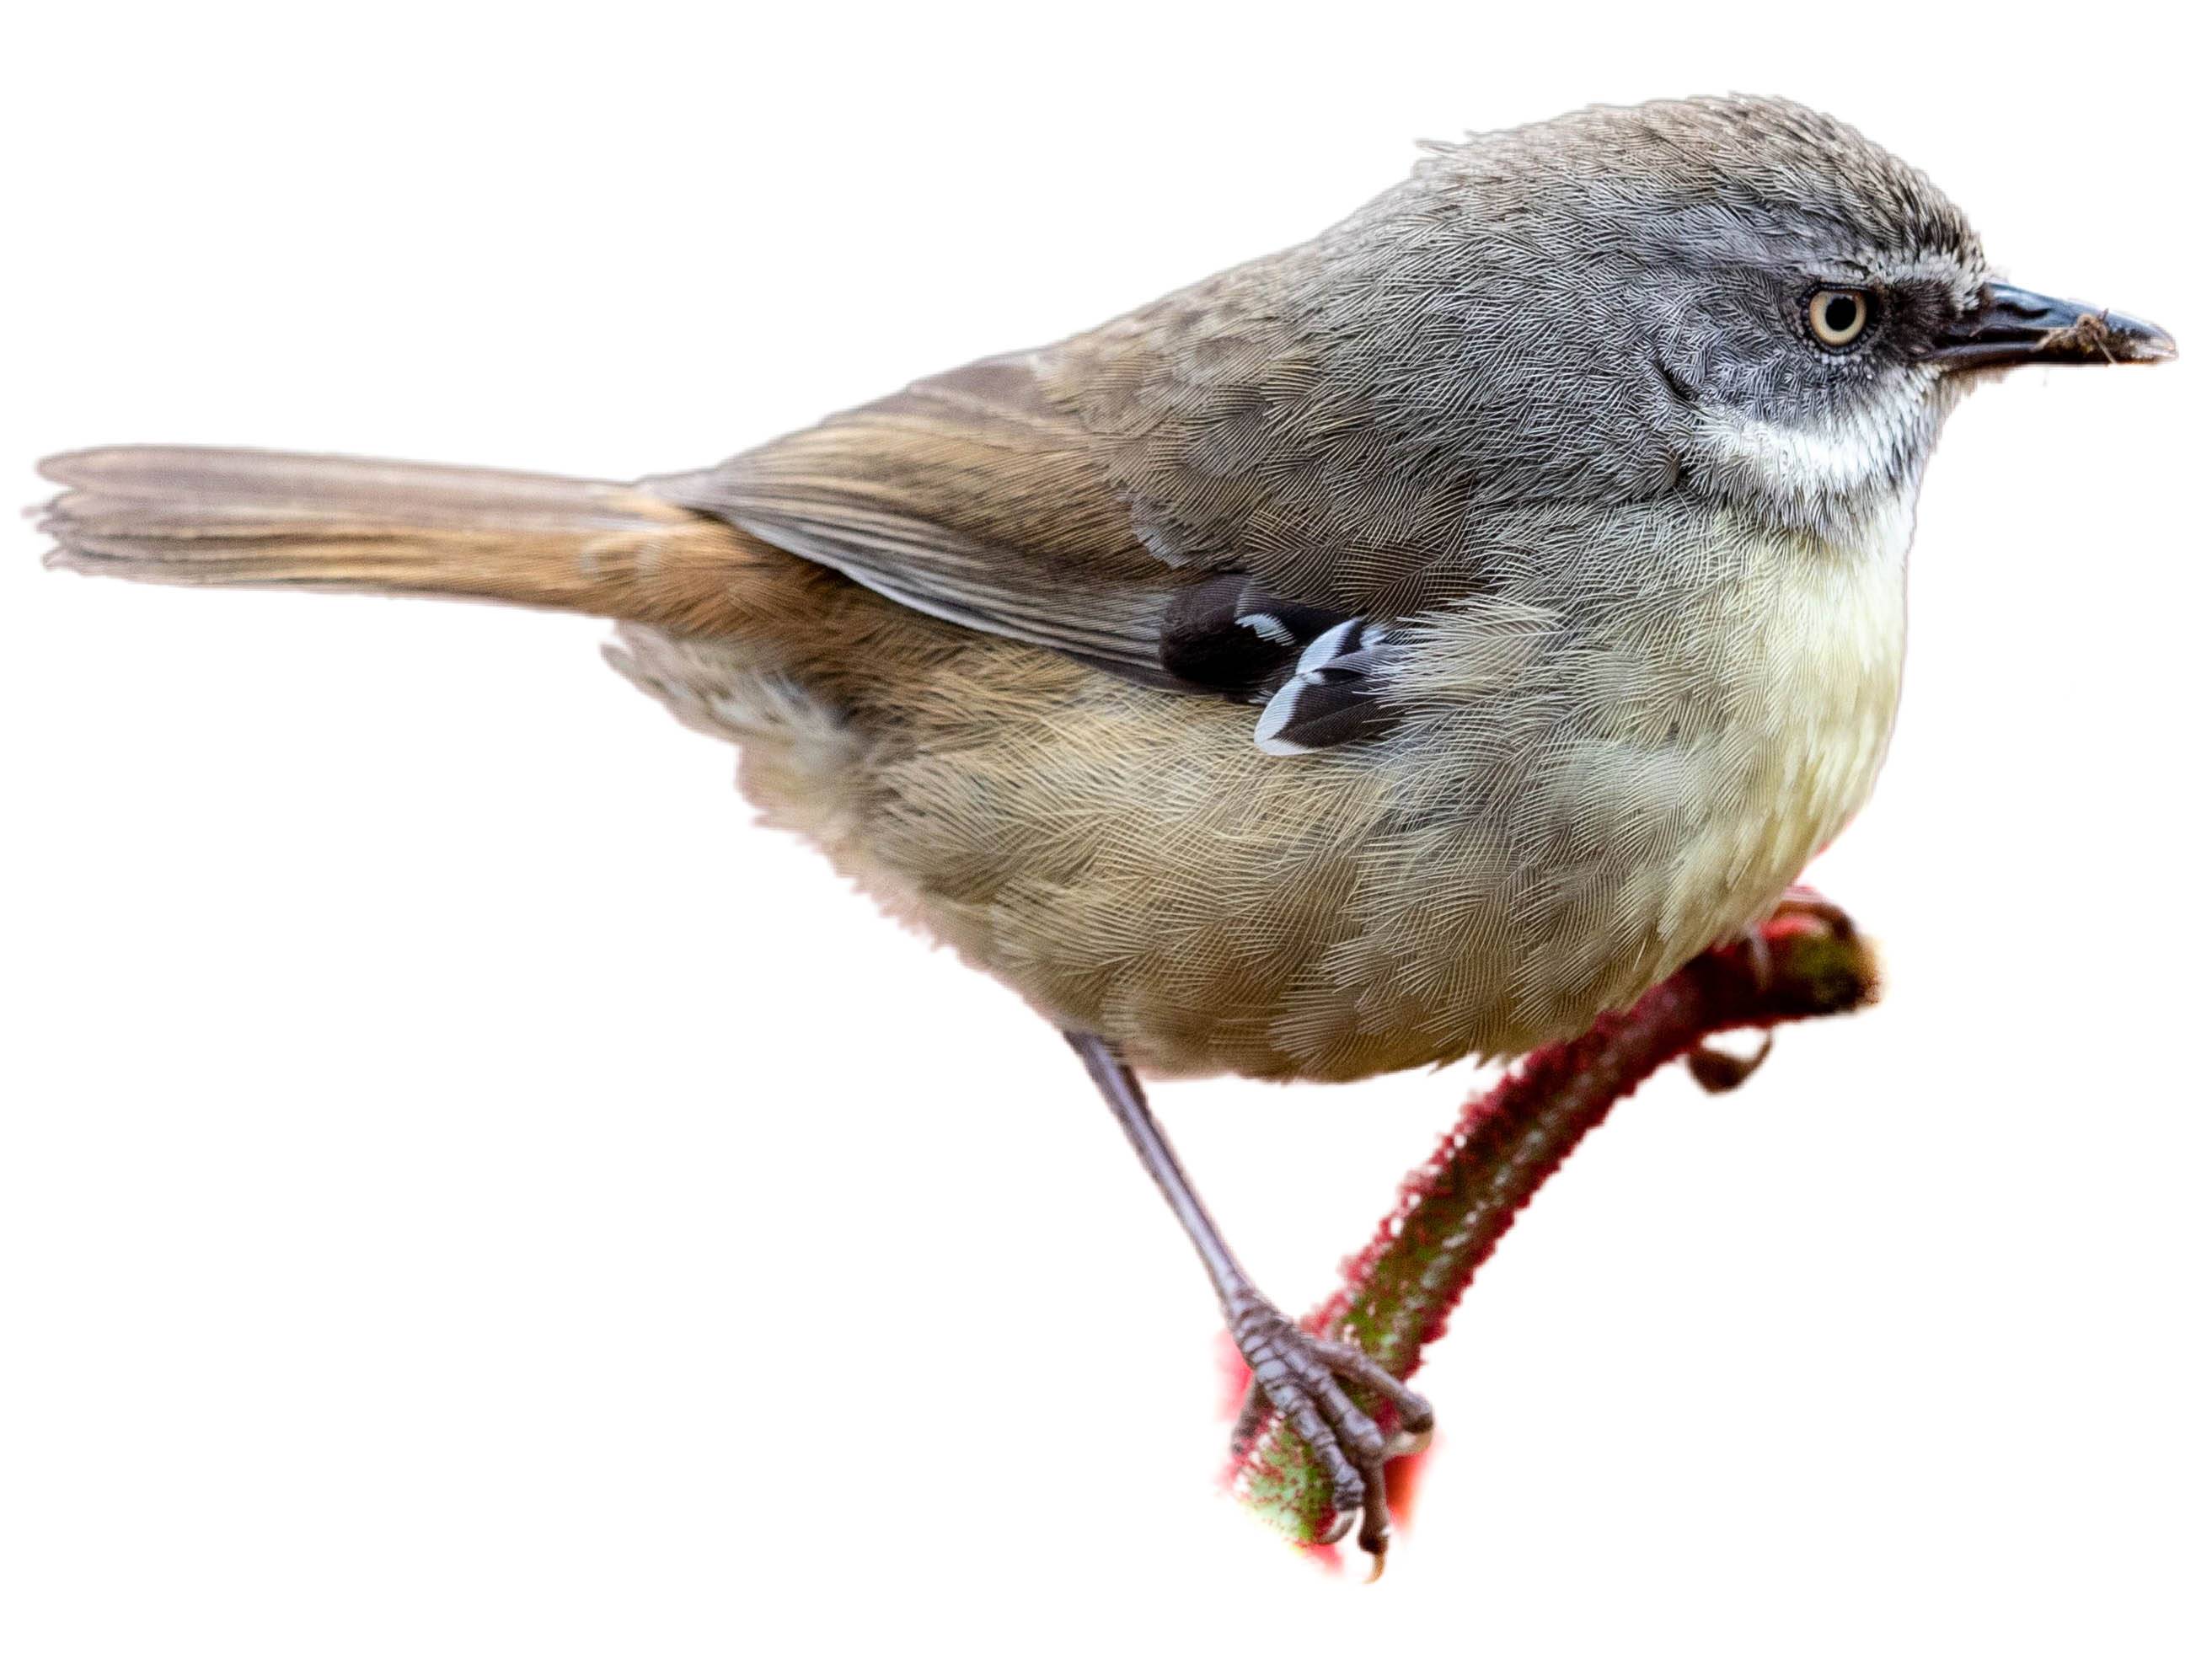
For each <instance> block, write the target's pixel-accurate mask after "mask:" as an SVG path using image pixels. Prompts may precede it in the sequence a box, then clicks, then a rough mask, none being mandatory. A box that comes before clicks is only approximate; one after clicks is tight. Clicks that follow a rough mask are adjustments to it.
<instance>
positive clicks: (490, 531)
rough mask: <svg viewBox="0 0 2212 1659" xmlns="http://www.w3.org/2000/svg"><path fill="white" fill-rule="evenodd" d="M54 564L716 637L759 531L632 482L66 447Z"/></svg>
mask: <svg viewBox="0 0 2212 1659" xmlns="http://www.w3.org/2000/svg"><path fill="white" fill-rule="evenodd" d="M40 471H41V472H42V473H43V474H44V475H45V476H46V477H48V478H50V479H52V481H53V482H54V483H58V484H60V485H62V486H63V493H62V494H61V495H57V496H56V497H55V498H54V499H53V501H51V502H50V503H49V504H48V505H47V507H46V514H45V517H44V519H43V520H41V523H40V527H41V528H42V529H44V530H45V531H46V532H48V533H49V534H50V535H52V537H53V538H54V543H55V545H54V548H53V549H52V551H51V552H49V553H48V554H47V556H46V562H47V563H49V564H50V565H53V566H56V567H58V568H65V569H70V570H82V571H85V572H88V573H93V574H100V575H108V576H127V577H129V578H131V580H135V581H151V582H179V583H186V584H195V585H199V584H205V585H212V586H245V587H311V588H337V589H368V590H372V591H374V592H384V593H423V594H459V595H465V596H468V597H471V598H475V599H502V600H505V601H507V602H508V603H510V604H514V605H545V606H550V607H552V608H555V609H558V610H563V611H587V612H590V613H592V614H593V615H595V616H602V617H619V618H622V619H623V620H625V621H630V622H642V623H655V624H659V625H660V626H663V627H668V628H674V629H681V630H685V631H696V632H712V631H714V629H716V628H717V626H718V625H719V624H720V623H724V622H725V621H726V620H728V619H729V617H730V613H731V611H732V605H733V604H734V603H735V596H734V592H733V589H734V587H735V586H737V584H735V583H734V582H733V580H732V578H733V577H735V576H736V575H737V574H738V573H739V572H740V570H741V569H743V568H745V567H748V566H750V567H754V568H757V566H758V563H759V561H760V560H761V559H762V558H763V556H771V557H772V556H773V555H769V554H768V552H767V550H766V549H764V548H763V546H762V544H759V543H758V542H756V541H754V540H753V539H752V538H750V537H748V536H746V535H745V534H744V532H742V531H739V530H737V529H735V528H733V527H732V526H728V525H726V524H724V523H722V522H721V521H720V520H715V519H710V518H708V517H706V516H705V515H703V514H701V513H693V512H691V511H690V510H688V509H687V508H684V507H678V506H676V505H674V504H673V503H671V502H669V501H662V500H659V499H658V498H657V497H655V496H653V495H649V494H647V493H646V492H644V491H642V490H640V489H633V488H632V487H630V486H629V485H627V484H617V483H594V482H592V481H589V480H586V479H581V478H556V477H540V476H538V475H535V474H532V473H526V472H495V471H489V470H482V469H477V468H471V467H453V466H433V465H425V464H420V463H414V462H406V461H365V460H355V459H349V458H346V457H343V456H333V455H290V454H282V453H272V452H270V451H265V450H252V449H190V448H176V447H123V448H115V449H87V450H80V451H77V452H76V453H72V454H67V455H57V456H55V457H53V458H52V459H50V460H48V461H46V462H44V463H43V464H42V465H40Z"/></svg>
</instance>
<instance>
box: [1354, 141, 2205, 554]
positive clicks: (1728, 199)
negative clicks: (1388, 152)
mask: <svg viewBox="0 0 2212 1659" xmlns="http://www.w3.org/2000/svg"><path fill="white" fill-rule="evenodd" d="M1399 204H1400V207H1401V210H1402V208H1404V207H1405V206H1407V205H1411V206H1413V210H1414V211H1413V216H1411V217H1410V218H1401V217H1399V216H1398V215H1396V214H1393V215H1392V216H1391V217H1392V220H1393V224H1392V226H1391V227H1390V228H1393V229H1397V228H1403V229H1407V230H1411V229H1413V228H1416V227H1425V230H1426V232H1427V234H1430V235H1431V236H1433V237H1435V238H1436V239H1437V243H1438V244H1440V245H1441V246H1443V247H1447V248H1449V247H1455V248H1457V249H1458V250H1460V251H1462V252H1465V253H1466V254H1468V256H1471V257H1472V258H1474V261H1475V262H1476V264H1477V265H1478V266H1479V269H1478V270H1475V271H1474V272H1473V273H1472V274H1473V276H1474V280H1473V281H1472V282H1470V283H1469V284H1468V290H1467V291H1468V298H1469V301H1470V309H1469V311H1468V313H1467V321H1468V323H1469V324H1470V325H1472V328H1471V334H1470V336H1469V338H1470V341H1471V343H1473V344H1474V345H1475V346H1476V347H1478V348H1479V349H1481V350H1483V351H1485V352H1486V353H1487V354H1488V364H1489V367H1490V368H1491V369H1492V370H1493V371H1494V370H1495V369H1496V368H1497V367H1498V364H1499V363H1500V362H1504V363H1506V364H1507V365H1508V368H1507V370H1506V374H1505V379H1506V380H1507V382H1508V383H1509V384H1510V386H1511V387H1512V388H1513V391H1512V392H1511V394H1510V395H1513V396H1516V397H1517V398H1518V399H1519V400H1520V402H1521V404H1522V407H1523V408H1524V409H1525V410H1528V411H1529V418H1528V419H1527V420H1524V422H1523V425H1522V430H1523V431H1524V432H1525V433H1526V434H1527V435H1528V438H1529V440H1530V441H1531V442H1530V447H1529V449H1528V451H1524V452H1523V457H1522V459H1534V447H1535V445H1537V444H1543V445H1547V446H1548V447H1549V448H1550V450H1551V452H1552V453H1553V454H1554V455H1555V456H1557V457H1559V459H1561V460H1563V461H1565V463H1566V464H1567V465H1571V466H1574V467H1577V468H1579V469H1581V477H1583V479H1584V480H1585V481H1586V483H1588V484H1589V486H1590V487H1592V488H1594V489H1600V490H1605V491H1608V492H1611V493H1616V494H1619V493H1626V494H1630V495H1634V494H1641V493H1645V492H1647V491H1649V490H1650V489H1653V488H1655V487H1663V488H1680V489H1688V490H1692V491H1694V492H1697V493H1699V494H1701V495H1707V496H1710V497H1711V498H1714V499H1716V500H1725V501H1729V502H1731V503H1733V504H1734V505H1735V506H1737V507H1740V508H1742V509H1744V510H1747V511H1749V512H1753V513H1757V514H1759V516H1761V517H1763V518H1765V519H1768V520H1771V521H1774V522H1777V523H1779V524H1782V525H1785V526H1790V527H1794V528H1802V529H1809V530H1814V531H1831V530H1834V529H1837V528H1838V527H1841V526H1847V525H1848V524H1849V522H1850V520H1853V519H1855V518H1858V517H1861V516H1863V515H1865V514H1869V513H1877V512H1883V511H1886V510H1887V507H1889V506H1890V504H1892V503H1893V502H1895V501H1897V500H1898V499H1899V496H1900V495H1904V496H1906V497H1908V498H1909V495H1910V493H1911V490H1912V489H1914V488H1915V487H1916V486H1917V483H1918V480H1919V477H1920V473H1921V470H1922V467H1923V465H1924V464H1925V462H1926V459H1927V457H1928V454H1929V450H1930V449H1931V448H1932V447H1933V446H1934V443H1935V439H1936V431H1937V428H1939V427H1940V425H1941V424H1942V417H1943V416H1944V414H1945V413H1946V412H1947V411H1948V409H1949V408H1950V407H1951V405H1952V404H1954V402H1955V401H1956V398H1957V395H1958V393H1959V392H1960V390H1961V389H1962V388H1963V387H1964V386H1966V385H1967V384H1969V383H1970V382H1972V381H1973V380H1978V379H1980V378H1984V377H1986V376H1987V375H1989V374H1991V373H1992V372H1995V371H1999V370H2002V369H2004V368H2011V367H2015V366H2016V365H2020V364H2023V363H2051V364H2058V363H2120V362H2159V361H2161V360H2163V359H2165V358H2168V357H2171V356H2173V355H2174V344H2173V342H2172V340H2171V339H2170V338H2168V337H2166V335H2165V334H2164V333H2163V332H2161V331H2160V330H2158V329H2156V328H2154V327H2153V326H2152V325H2149V324H2148V323H2144V322H2140V321H2138V320H2136V319H2133V318H2130V317H2124V316H2122V315H2120V314H2118V313H2115V312H2109V311H2102V310H2098V309H2095V308H2093V307H2084V306H2080V305H2076V304H2074V303H2072V302H2070V301H2063V300H2054V299H2050V298H2047V297H2045V296H2044V295H2039V294H2034V293H2031V292H2029V291H2027V290H2026V289H2019V288H2015V287H2011V286H2009V285H2008V284H2006V283H2002V282H1999V281H1997V280H1996V276H1994V274H1993V273H1992V271H1991V270H1990V265H1989V264H1988V261H1987V259H1986V258H1984V254H1983V252H1982V246H1981V242H1980V240H1979V239H1978V237H1977V236H1976V235H1975V234H1974V232H1973V230H1972V228H1971V227H1970V226H1969V225H1968V224H1967V222H1966V217H1965V216H1964V215H1963V214H1962V213H1960V210H1958V209H1957V208H1956V207H1955V206H1954V205H1953V204H1952V203H1951V202H1950V201H1949V200H1948V198H1947V197H1944V196H1943V194H1942V192H1941V191H1938V190H1936V187H1935V186H1934V185H1931V184H1930V183H1929V181H1928V179H1926V178H1925V177H1923V175H1922V174H1921V173H1919V172H1917V170H1916V169H1914V168H1912V167H1908V166H1906V165H1905V163H1904V162H1902V161H1899V160H1898V159H1897V158H1896V157H1895V156H1893V155H1890V154H1889V153H1888V152H1887V150H1884V149H1881V147H1880V146H1878V145H1876V144H1874V143H1870V142H1869V141H1868V140H1867V139H1866V138H1864V137H1861V136H1860V135H1859V134H1858V133H1857V131H1853V130H1852V129H1851V128H1850V127H1848V126H1845V125H1844V124H1843V123H1841V122H1839V121H1837V120H1834V119H1832V118H1829V117H1827V116H1825V115H1821V114H1819V113H1817V112H1814V111H1812V110H1808V109H1806V108H1803V107H1802V106H1798V105H1796V104H1791V103H1788V102H1784V101H1783V100H1777V99H1769V98H1745V97H1729V98H1699V99H1692V100H1683V101H1680V102H1666V103H1654V104H1645V105H1641V106H1636V107H1633V108H1619V109H1616V108H1596V109H1589V110H1584V111H1580V112H1577V113H1575V114H1572V115H1569V116H1565V117H1562V118H1559V119H1558V120H1554V121H1547V122H1544V123H1541V124H1539V125H1534V126H1529V127H1522V128H1517V129H1515V130H1513V131H1508V132H1502V133H1495V134H1489V135H1485V136H1481V137H1476V138H1474V139H1472V140H1470V141H1469V142H1468V143H1465V144H1457V145H1448V146H1438V147H1436V153H1435V155H1433V156H1432V157H1431V159H1430V160H1429V161H1425V162H1424V164H1423V166H1422V167H1421V168H1420V169H1419V171H1418V172H1417V173H1416V175H1415V178H1414V179H1413V181H1411V183H1410V185H1409V186H1408V188H1407V193H1406V195H1404V196H1401V197H1400V198H1399ZM1386 234H1388V232H1387V231H1386ZM1391 240H1396V238H1395V237H1392V238H1391ZM1401 246H1403V243H1401ZM1492 378H1495V376H1494V374H1493V376H1492ZM1577 429H1579V432H1580V434H1581V435H1580V436H1579V437H1578V436H1577ZM1507 459H1510V458H1507ZM1559 485H1560V486H1564V487H1565V488H1568V489H1573V488H1574V485H1573V484H1572V482H1571V480H1567V479H1564V478H1563V479H1561V480H1559ZM1546 493H1550V492H1549V490H1547V491H1546Z"/></svg>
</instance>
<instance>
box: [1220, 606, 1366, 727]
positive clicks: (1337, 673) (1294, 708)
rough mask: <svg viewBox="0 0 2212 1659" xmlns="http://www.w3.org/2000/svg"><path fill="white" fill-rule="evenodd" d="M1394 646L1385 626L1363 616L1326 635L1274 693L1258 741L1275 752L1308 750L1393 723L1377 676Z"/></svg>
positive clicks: (1304, 654) (1262, 713)
mask: <svg viewBox="0 0 2212 1659" xmlns="http://www.w3.org/2000/svg"><path fill="white" fill-rule="evenodd" d="M1388 646H1389V641H1388V639H1387V637H1386V636H1385V635H1384V632H1383V629H1381V628H1380V627H1378V626H1377V625H1376V624H1375V623H1370V622H1367V621H1365V620H1364V619H1363V618H1361V617H1347V618H1346V619H1345V620H1344V621H1342V622H1340V623H1337V624H1336V625H1335V626H1334V628H1332V629H1329V630H1328V632H1327V633H1325V634H1322V635H1320V636H1319V637H1318V638H1316V640H1315V641H1313V642H1312V643H1311V644H1310V645H1309V646H1307V647H1306V648H1305V649H1304V651H1303V652H1301V653H1299V655H1298V660H1297V666H1296V668H1295V669H1294V670H1293V671H1291V677H1290V678H1288V679H1286V680H1285V681H1284V682H1283V683H1282V684H1281V685H1280V686H1279V687H1278V688H1277V689H1276V690H1275V691H1274V693H1273V696H1269V697H1268V699H1267V707H1266V708H1262V709H1261V711H1260V723H1259V724H1258V725H1257V726H1255V727H1253V728H1252V741H1253V742H1254V743H1255V744H1258V745H1259V746H1260V747H1261V749H1262V750H1265V751H1266V752H1267V753H1268V754H1270V755H1308V754H1311V753H1312V752H1313V751H1314V750H1316V749H1327V748H1328V747H1330V746H1331V745H1332V744H1340V743H1349V742H1350V741H1352V738H1364V737H1365V736H1366V735H1367V734H1368V733H1369V732H1377V731H1380V730H1381V729H1382V728H1383V726H1387V725H1389V722H1390V714H1389V709H1388V708H1385V707H1384V705H1383V703H1382V702H1381V701H1380V700H1379V699H1378V698H1377V696H1376V683H1375V680H1374V679H1373V678H1371V676H1372V674H1373V671H1374V670H1375V669H1376V667H1378V666H1379V665H1381V663H1382V661H1383V653H1384V652H1385V651H1386V650H1387V649H1388Z"/></svg>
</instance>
